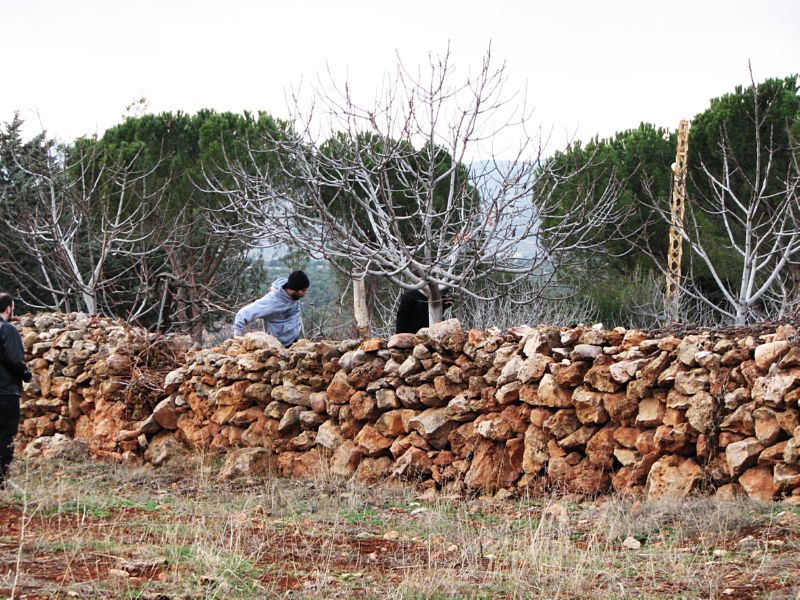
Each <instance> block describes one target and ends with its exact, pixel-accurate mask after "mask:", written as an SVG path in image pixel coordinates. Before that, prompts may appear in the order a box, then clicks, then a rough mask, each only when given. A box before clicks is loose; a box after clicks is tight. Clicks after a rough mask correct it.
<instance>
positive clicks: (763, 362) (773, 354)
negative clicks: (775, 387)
mask: <svg viewBox="0 0 800 600" xmlns="http://www.w3.org/2000/svg"><path fill="white" fill-rule="evenodd" d="M788 350H789V342H787V341H785V340H781V341H778V342H770V343H768V344H761V345H760V346H758V347H757V348H756V350H755V353H754V355H753V359H754V360H755V361H756V366H757V367H758V368H759V369H761V370H762V371H768V370H769V368H770V366H771V365H772V364H773V363H775V362H778V360H780V359H781V357H782V356H783V355H784V354H786V352H787V351H788Z"/></svg>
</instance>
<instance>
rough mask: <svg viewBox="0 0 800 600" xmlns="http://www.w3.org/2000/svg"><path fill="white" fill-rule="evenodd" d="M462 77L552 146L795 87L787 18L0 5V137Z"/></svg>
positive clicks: (13, 0)
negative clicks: (395, 77) (502, 68)
mask: <svg viewBox="0 0 800 600" xmlns="http://www.w3.org/2000/svg"><path fill="white" fill-rule="evenodd" d="M448 41H449V42H450V46H451V49H452V52H453V56H454V57H455V61H456V63H457V65H458V66H460V67H464V68H466V67H468V66H470V65H472V66H474V65H476V64H477V61H478V60H479V58H480V57H481V55H482V54H483V53H484V52H485V50H486V48H487V47H488V45H489V42H490V41H491V44H492V52H493V56H494V57H496V58H498V59H501V60H505V61H506V62H507V63H508V68H509V75H510V79H509V82H508V86H509V87H510V88H524V87H527V91H528V97H529V99H530V103H531V104H533V106H534V107H535V113H534V121H536V122H537V123H541V124H542V125H543V127H544V128H545V130H548V131H552V132H553V134H552V142H551V144H552V145H556V146H560V145H562V144H563V143H564V141H565V140H566V139H567V138H569V137H572V136H573V135H576V136H577V137H578V138H579V139H587V138H589V137H591V136H592V135H594V134H599V135H601V136H603V137H606V136H610V135H613V134H614V133H615V132H616V131H621V130H624V129H628V128H631V127H636V126H637V125H638V124H639V123H640V122H641V121H648V122H652V123H655V124H656V125H660V126H665V127H669V128H672V129H674V128H676V127H677V124H678V121H679V120H680V119H681V118H691V117H693V116H694V115H695V114H697V113H698V112H700V111H702V110H703V109H705V108H706V107H707V106H708V101H709V99H710V98H712V97H715V96H718V95H721V94H723V93H726V92H730V91H732V90H733V88H734V86H736V85H737V84H742V83H747V81H748V78H749V74H748V71H747V63H748V60H750V61H751V62H752V65H753V71H754V75H755V78H756V80H757V81H761V80H763V79H766V78H768V77H783V76H786V75H789V74H792V73H797V72H800V1H798V0H754V1H750V0H724V1H721V0H720V1H718V0H693V1H689V0H674V1H660V2H656V1H653V0H623V1H610V0H605V1H603V0H548V1H547V2H541V1H537V0H528V1H524V0H519V1H518V0H482V1H476V0H423V1H419V0H408V1H404V0H394V1H391V2H388V1H383V0H366V1H360V0H294V1H283V0H282V1H271V0H261V1H257V0H138V1H133V0H129V1H128V2H121V1H118V0H96V1H93V0H0V56H2V57H3V65H2V84H0V87H1V88H2V89H0V122H7V121H10V120H11V118H12V116H13V113H14V111H15V110H19V111H20V112H21V114H22V116H23V118H24V119H25V120H26V121H27V122H28V123H29V126H28V128H27V129H26V133H27V134H28V135H31V134H33V133H34V132H35V131H40V130H41V128H42V127H44V128H46V129H47V130H48V132H50V134H51V135H55V136H57V137H59V138H60V139H62V140H71V139H74V138H75V137H78V136H81V135H91V134H93V133H98V134H102V132H103V131H104V130H105V129H106V128H107V127H110V126H112V125H114V124H116V123H119V122H120V121H121V120H122V117H123V114H124V112H125V107H126V105H128V104H130V103H131V102H132V101H133V100H135V99H136V98H139V97H141V96H145V97H146V98H147V99H148V101H149V110H150V111H151V112H161V111H168V110H170V111H176V110H183V111H185V112H189V113H193V112H195V111H197V110H198V109H200V108H213V109H216V110H218V111H224V110H230V111H235V112H239V111H242V110H245V109H247V110H252V111H257V110H265V111H267V112H269V113H270V114H272V115H273V116H276V117H285V116H286V115H287V114H288V112H287V109H286V100H285V92H286V90H287V89H288V88H289V87H291V86H296V85H297V84H298V83H299V82H300V81H301V79H304V80H305V81H307V82H308V81H314V80H316V77H317V74H320V73H324V71H325V69H326V64H329V65H330V66H331V69H332V71H333V72H334V73H335V74H337V75H338V76H340V77H341V78H344V77H345V75H346V76H347V77H348V78H349V80H350V81H351V82H352V84H353V85H354V86H355V87H356V89H357V90H358V89H360V90H361V91H362V92H363V93H365V94H366V93H369V94H371V93H372V92H374V90H375V89H376V88H377V87H378V85H379V82H380V80H381V76H382V75H383V74H384V72H386V71H388V70H391V69H392V68H393V67H394V65H395V64H396V53H399V54H400V55H401V57H402V58H403V60H404V61H405V62H406V63H407V64H416V63H420V62H424V60H425V57H426V56H427V54H428V53H429V52H431V51H432V52H434V53H441V52H443V51H444V49H445V48H446V47H447V44H448Z"/></svg>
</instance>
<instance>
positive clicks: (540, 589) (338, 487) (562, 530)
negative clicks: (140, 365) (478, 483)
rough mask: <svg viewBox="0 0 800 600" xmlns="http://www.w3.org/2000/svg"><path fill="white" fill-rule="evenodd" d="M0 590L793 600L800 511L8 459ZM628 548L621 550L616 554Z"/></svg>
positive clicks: (79, 594)
mask: <svg viewBox="0 0 800 600" xmlns="http://www.w3.org/2000/svg"><path fill="white" fill-rule="evenodd" d="M14 468H15V470H14V477H13V479H14V481H15V482H16V483H17V484H18V485H20V486H22V487H23V488H24V490H25V491H24V493H19V492H17V493H14V492H8V491H5V492H2V493H0V494H2V495H0V597H11V596H12V595H13V596H14V597H23V596H25V597H27V598H68V597H76V598H108V597H111V598H260V597H274V598H352V597H362V598H397V599H412V598H413V599H423V598H424V599H439V598H604V599H607V598H673V597H677V598H761V597H763V598H792V599H794V598H796V597H797V595H798V591H800V583H798V582H800V575H798V569H799V565H800V510H798V509H796V508H789V507H786V506H781V505H778V504H775V505H765V504H754V503H750V502H745V501H740V502H735V503H718V502H713V501H710V500H702V499H697V500H692V501H687V502H683V503H680V504H647V503H644V504H641V505H640V504H639V503H632V502H631V501H630V500H624V499H618V498H608V499H605V500H604V501H595V502H592V503H583V504H574V503H570V502H569V501H568V500H567V499H565V498H561V499H559V498H546V499H518V500H515V501H511V502H491V501H485V500H481V499H456V498H441V499H438V500H436V501H435V502H432V503H428V502H421V501H419V500H417V499H416V496H417V492H415V491H414V490H413V489H411V488H407V487H389V486H379V487H375V488H371V489H370V488H365V487H362V486H359V485H356V484H354V483H350V482H346V481H342V480H338V479H335V478H333V477H320V478H318V479H316V480H313V481H289V480H281V479H275V478H267V479H263V480H259V481H251V482H239V483H234V484H223V483H219V482H217V480H216V477H215V476H216V472H217V470H218V468H219V464H218V462H217V461H216V460H214V459H212V458H202V457H201V458H200V459H199V460H198V461H197V462H196V463H195V464H194V465H192V466H186V468H184V469H177V468H162V469H159V470H153V469H142V468H139V469H135V468H130V467H125V466H114V465H108V464H98V463H85V464H63V465H59V464H56V463H51V462H46V461H41V462H29V463H24V462H17V463H15V467H14ZM626 540H627V542H626V544H627V545H636V544H635V542H634V540H635V541H636V542H638V543H639V544H641V547H639V548H638V549H627V548H626V547H625V545H624V544H623V543H624V542H625V541H626Z"/></svg>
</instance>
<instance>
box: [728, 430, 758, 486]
mask: <svg viewBox="0 0 800 600" xmlns="http://www.w3.org/2000/svg"><path fill="white" fill-rule="evenodd" d="M762 450H764V446H763V444H761V442H759V441H758V439H757V438H754V437H750V438H747V439H744V440H742V441H740V442H734V443H732V444H728V446H727V447H726V448H725V461H726V462H727V464H728V472H729V473H730V474H731V475H734V476H735V475H738V474H739V473H741V472H742V471H744V470H745V469H747V468H748V467H750V466H751V465H753V464H755V462H756V460H757V459H758V455H759V454H761V451H762Z"/></svg>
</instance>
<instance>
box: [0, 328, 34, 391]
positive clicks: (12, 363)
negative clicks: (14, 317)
mask: <svg viewBox="0 0 800 600" xmlns="http://www.w3.org/2000/svg"><path fill="white" fill-rule="evenodd" d="M9 328H11V329H13V331H11V330H10V329H9ZM0 351H2V359H3V365H4V366H5V367H6V369H8V371H9V372H10V373H11V374H12V375H14V376H15V377H18V378H19V379H21V380H22V381H30V380H31V377H32V376H31V372H30V371H28V366H27V365H26V364H25V353H24V350H23V349H22V340H21V339H20V337H19V333H18V332H17V330H16V328H15V327H14V326H13V325H11V324H10V323H3V324H2V326H0Z"/></svg>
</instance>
